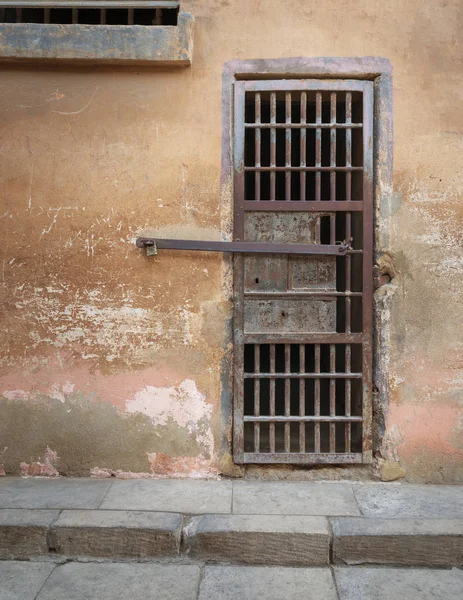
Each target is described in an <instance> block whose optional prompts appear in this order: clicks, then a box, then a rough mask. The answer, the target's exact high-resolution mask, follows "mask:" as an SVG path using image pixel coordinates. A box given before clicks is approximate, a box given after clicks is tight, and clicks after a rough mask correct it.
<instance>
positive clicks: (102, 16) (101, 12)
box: [100, 8, 106, 25]
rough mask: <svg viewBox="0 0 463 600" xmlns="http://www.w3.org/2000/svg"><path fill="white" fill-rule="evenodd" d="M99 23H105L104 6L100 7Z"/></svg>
mask: <svg viewBox="0 0 463 600" xmlns="http://www.w3.org/2000/svg"><path fill="white" fill-rule="evenodd" d="M100 25H106V8H100Z"/></svg>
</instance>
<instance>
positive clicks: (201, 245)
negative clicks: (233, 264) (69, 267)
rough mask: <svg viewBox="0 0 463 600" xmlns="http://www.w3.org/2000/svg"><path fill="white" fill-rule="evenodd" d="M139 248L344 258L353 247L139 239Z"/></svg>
mask: <svg viewBox="0 0 463 600" xmlns="http://www.w3.org/2000/svg"><path fill="white" fill-rule="evenodd" d="M136 245H137V248H146V250H147V254H148V255H154V254H156V253H157V250H158V249H165V250H199V251H205V252H242V253H246V254H330V255H331V254H334V255H336V256H344V255H345V254H347V252H348V251H349V250H351V249H352V248H351V246H350V243H349V241H346V240H344V241H343V242H342V243H340V244H275V243H263V242H213V241H203V240H167V239H158V238H138V239H137V241H136Z"/></svg>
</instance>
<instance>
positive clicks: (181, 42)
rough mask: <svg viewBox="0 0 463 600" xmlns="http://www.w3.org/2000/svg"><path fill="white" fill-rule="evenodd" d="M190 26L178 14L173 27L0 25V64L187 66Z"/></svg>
mask: <svg viewBox="0 0 463 600" xmlns="http://www.w3.org/2000/svg"><path fill="white" fill-rule="evenodd" d="M193 22H194V18H193V16H192V15H191V14H189V13H180V14H179V16H178V25H177V26H176V27H173V26H156V27H146V26H138V25H98V26H95V25H80V24H78V25H55V24H41V23H0V61H1V62H30V61H33V62H35V61H40V62H44V61H46V62H59V63H70V62H71V63H84V64H129V65H151V66H162V67H164V66H175V67H176V66H179V67H183V66H188V65H190V64H191V61H192V55H193Z"/></svg>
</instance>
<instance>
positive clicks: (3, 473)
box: [0, 465, 6, 477]
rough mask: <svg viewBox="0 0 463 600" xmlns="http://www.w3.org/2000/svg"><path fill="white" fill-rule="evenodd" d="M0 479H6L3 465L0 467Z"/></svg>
mask: <svg viewBox="0 0 463 600" xmlns="http://www.w3.org/2000/svg"><path fill="white" fill-rule="evenodd" d="M0 477H6V473H5V469H4V468H3V465H0Z"/></svg>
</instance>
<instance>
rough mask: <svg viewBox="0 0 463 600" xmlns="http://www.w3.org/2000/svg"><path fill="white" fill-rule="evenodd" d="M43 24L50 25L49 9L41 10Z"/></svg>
mask: <svg viewBox="0 0 463 600" xmlns="http://www.w3.org/2000/svg"><path fill="white" fill-rule="evenodd" d="M43 22H44V23H46V24H49V23H50V9H49V8H44V9H43Z"/></svg>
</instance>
